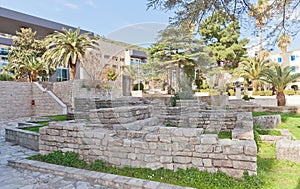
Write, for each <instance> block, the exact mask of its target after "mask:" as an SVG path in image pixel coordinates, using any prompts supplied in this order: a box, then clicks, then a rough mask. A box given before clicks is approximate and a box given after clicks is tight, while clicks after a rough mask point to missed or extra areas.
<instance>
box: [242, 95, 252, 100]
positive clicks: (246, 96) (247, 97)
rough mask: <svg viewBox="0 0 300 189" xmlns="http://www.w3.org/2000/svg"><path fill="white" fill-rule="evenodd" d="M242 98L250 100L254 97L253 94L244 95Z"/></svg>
mask: <svg viewBox="0 0 300 189" xmlns="http://www.w3.org/2000/svg"><path fill="white" fill-rule="evenodd" d="M242 99H243V100H246V101H249V100H250V99H254V98H253V97H252V96H250V97H249V96H248V95H244V96H243V98H242Z"/></svg>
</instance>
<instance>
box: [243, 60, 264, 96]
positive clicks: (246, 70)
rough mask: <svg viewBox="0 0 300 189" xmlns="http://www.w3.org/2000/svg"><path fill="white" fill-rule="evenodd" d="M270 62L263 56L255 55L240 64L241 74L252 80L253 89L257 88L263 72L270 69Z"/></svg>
mask: <svg viewBox="0 0 300 189" xmlns="http://www.w3.org/2000/svg"><path fill="white" fill-rule="evenodd" d="M269 67H270V66H269V64H268V63H267V62H266V61H264V59H263V58H259V57H255V58H251V59H246V60H245V61H243V62H242V64H240V66H239V68H238V69H239V72H240V73H239V76H240V77H244V78H245V79H249V80H251V82H252V87H253V91H256V90H257V87H258V84H259V82H260V81H262V80H261V78H262V76H263V73H264V72H266V71H267V70H268V69H269Z"/></svg>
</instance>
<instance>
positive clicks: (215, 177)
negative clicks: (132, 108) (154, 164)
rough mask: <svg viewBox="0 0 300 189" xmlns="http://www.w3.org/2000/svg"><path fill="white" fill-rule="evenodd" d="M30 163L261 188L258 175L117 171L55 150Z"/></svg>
mask: <svg viewBox="0 0 300 189" xmlns="http://www.w3.org/2000/svg"><path fill="white" fill-rule="evenodd" d="M29 159H31V160H38V161H43V162H47V163H52V164H57V165H63V166H69V167H75V168H82V169H87V170H92V171H99V172H104V173H110V174H118V175H123V176H129V177H135V178H141V179H148V180H152V181H158V182H164V183H169V184H175V185H180V186H188V187H195V188H201V189H205V188H207V189H211V188H233V189H238V188H247V189H251V188H260V187H261V185H262V182H261V180H260V179H259V177H257V176H249V175H247V174H245V175H244V177H243V179H241V180H236V179H234V178H232V177H230V176H227V175H226V174H225V173H221V172H217V173H208V172H207V171H203V172H201V171H198V170H197V169H195V168H190V169H187V170H183V169H179V170H178V171H176V172H174V171H172V170H167V169H162V168H160V169H157V170H151V169H149V168H132V167H124V168H117V167H114V166H112V165H109V164H107V163H105V162H103V161H101V160H96V161H95V162H92V163H86V162H85V161H83V160H81V159H79V154H77V153H74V152H66V153H62V152H61V151H56V152H53V153H50V154H48V155H46V156H44V155H35V156H32V157H30V158H29Z"/></svg>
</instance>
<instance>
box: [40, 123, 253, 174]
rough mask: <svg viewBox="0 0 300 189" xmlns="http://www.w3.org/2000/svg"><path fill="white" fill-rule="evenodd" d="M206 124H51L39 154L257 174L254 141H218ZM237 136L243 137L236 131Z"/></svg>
mask: <svg viewBox="0 0 300 189" xmlns="http://www.w3.org/2000/svg"><path fill="white" fill-rule="evenodd" d="M203 132H204V129H202V128H197V129H195V128H176V127H159V126H157V127H144V128H143V129H142V130H140V131H135V130H110V129H106V128H104V127H102V128H101V127H99V128H98V129H89V127H87V126H85V125H84V124H82V123H74V122H73V123H71V122H65V123H62V122H60V123H55V124H54V123H52V124H50V125H49V126H48V127H44V128H42V129H41V130H40V134H41V136H40V153H41V154H48V153H50V152H52V151H55V150H62V151H64V152H65V151H74V152H78V153H79V154H80V155H81V156H82V157H83V158H84V159H85V160H88V161H94V160H96V159H101V160H104V161H106V162H108V163H110V164H113V165H116V166H132V167H147V168H151V169H157V168H160V167H164V168H166V169H171V170H177V169H178V168H183V169H185V168H189V167H195V168H198V169H199V170H208V171H212V172H216V171H218V170H219V171H222V172H225V173H227V174H228V175H231V176H233V177H237V178H240V177H242V176H243V172H244V171H248V172H249V174H250V175H252V174H256V167H257V166H256V156H257V148H256V143H255V141H254V140H253V139H250V140H239V138H235V140H230V139H218V137H217V135H216V134H203ZM235 136H238V135H235Z"/></svg>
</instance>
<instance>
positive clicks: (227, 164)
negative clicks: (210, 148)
mask: <svg viewBox="0 0 300 189" xmlns="http://www.w3.org/2000/svg"><path fill="white" fill-rule="evenodd" d="M213 165H214V166H215V167H233V164H232V161H231V160H218V159H215V160H213Z"/></svg>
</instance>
